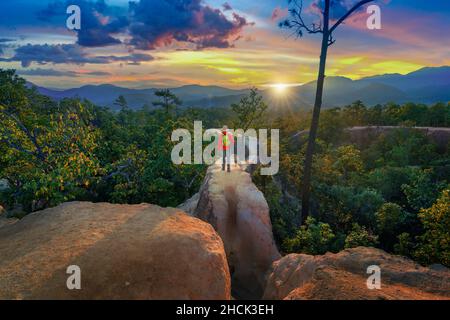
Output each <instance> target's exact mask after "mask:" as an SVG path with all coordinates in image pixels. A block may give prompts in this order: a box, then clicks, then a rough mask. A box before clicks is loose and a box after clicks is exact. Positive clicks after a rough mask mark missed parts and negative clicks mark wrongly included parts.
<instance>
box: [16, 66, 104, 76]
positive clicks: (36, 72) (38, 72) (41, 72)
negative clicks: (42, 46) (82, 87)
mask: <svg viewBox="0 0 450 320" xmlns="http://www.w3.org/2000/svg"><path fill="white" fill-rule="evenodd" d="M17 73H18V74H20V75H24V76H40V77H79V76H109V75H111V74H110V73H109V72H103V71H86V72H80V71H70V70H69V71H60V70H55V69H41V68H36V69H29V70H18V71H17Z"/></svg>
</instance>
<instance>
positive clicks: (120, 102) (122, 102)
mask: <svg viewBox="0 0 450 320" xmlns="http://www.w3.org/2000/svg"><path fill="white" fill-rule="evenodd" d="M114 105H115V106H118V107H119V108H120V109H121V110H122V109H127V108H128V103H127V100H126V99H125V97H124V96H122V95H120V96H119V97H118V98H117V99H116V100H115V101H114Z"/></svg>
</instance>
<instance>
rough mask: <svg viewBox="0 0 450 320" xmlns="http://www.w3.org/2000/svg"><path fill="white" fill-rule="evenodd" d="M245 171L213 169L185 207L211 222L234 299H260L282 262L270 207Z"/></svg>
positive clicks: (233, 168) (238, 167)
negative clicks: (268, 273)
mask: <svg viewBox="0 0 450 320" xmlns="http://www.w3.org/2000/svg"><path fill="white" fill-rule="evenodd" d="M244 169H245V168H241V167H240V166H238V165H234V166H232V170H231V172H229V173H228V172H224V171H221V167H220V165H213V166H210V167H209V169H208V172H207V174H206V178H205V182H204V183H203V185H202V187H201V189H200V192H199V194H198V195H196V196H194V197H193V198H191V199H190V200H189V201H187V202H186V203H185V204H183V205H182V207H183V208H184V209H185V210H187V211H189V212H190V214H192V215H194V216H195V217H198V218H200V219H202V220H204V221H207V222H209V223H210V224H211V225H212V226H213V227H214V229H215V230H216V231H217V232H218V233H219V235H220V237H221V238H222V240H223V242H224V246H225V251H226V254H227V258H228V264H229V266H230V273H231V277H232V288H233V296H234V297H236V298H241V299H247V298H253V299H254V298H260V297H261V296H262V293H263V290H264V285H265V278H264V276H265V273H266V271H267V270H268V269H269V268H270V266H271V264H272V262H273V261H275V260H277V259H279V258H280V254H279V252H278V250H277V247H276V245H275V242H274V239H273V235H272V224H271V221H270V215H269V207H268V205H267V202H266V200H265V198H264V195H263V194H262V193H261V192H260V191H259V190H258V189H257V188H256V186H255V185H254V184H253V182H252V180H251V177H250V175H249V174H248V173H247V172H245V170H244Z"/></svg>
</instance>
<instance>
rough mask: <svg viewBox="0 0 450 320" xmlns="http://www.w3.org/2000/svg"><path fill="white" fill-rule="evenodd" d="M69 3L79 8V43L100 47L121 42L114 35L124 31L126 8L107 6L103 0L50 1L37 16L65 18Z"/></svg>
mask: <svg viewBox="0 0 450 320" xmlns="http://www.w3.org/2000/svg"><path fill="white" fill-rule="evenodd" d="M69 5H77V6H79V7H80V9H81V21H82V27H81V30H77V31H76V32H77V34H78V44H79V45H81V46H85V47H102V46H108V45H114V44H119V43H121V41H120V40H119V39H117V38H116V37H114V35H117V34H118V33H120V32H124V31H125V30H126V27H127V26H128V24H129V22H128V19H127V17H126V14H127V12H126V9H124V8H120V7H113V6H108V5H107V4H106V3H105V1H104V0H97V1H89V0H68V1H65V2H63V1H55V2H51V3H50V4H48V6H47V8H46V9H44V10H42V11H40V12H39V13H38V17H39V19H41V20H44V21H51V20H52V19H54V18H55V17H59V18H61V17H64V18H66V8H67V7H68V6H69Z"/></svg>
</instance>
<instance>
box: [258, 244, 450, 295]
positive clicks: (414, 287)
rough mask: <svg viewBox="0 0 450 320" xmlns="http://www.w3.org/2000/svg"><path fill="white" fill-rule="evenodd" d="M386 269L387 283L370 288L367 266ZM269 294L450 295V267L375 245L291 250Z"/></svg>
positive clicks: (280, 263)
mask: <svg viewBox="0 0 450 320" xmlns="http://www.w3.org/2000/svg"><path fill="white" fill-rule="evenodd" d="M371 265H377V266H379V267H380V270H381V289H379V290H378V289H368V287H367V284H366V282H367V279H368V277H369V276H370V274H367V267H369V266H371ZM263 298H264V299H287V300H290V299H294V300H296V299H411V300H416V299H450V271H449V270H448V269H447V268H445V267H443V266H439V267H437V266H435V267H433V268H424V267H422V266H420V265H418V264H416V263H415V262H413V261H412V260H409V259H406V258H403V257H400V256H394V255H391V254H388V253H386V252H384V251H382V250H379V249H375V248H365V247H358V248H353V249H347V250H344V251H341V252H339V253H337V254H332V253H327V254H325V255H322V256H311V255H306V254H290V255H287V256H285V257H283V258H282V259H280V260H278V261H276V262H275V263H274V264H273V268H272V270H271V272H270V273H269V275H268V279H267V286H266V289H265V293H264V297H263Z"/></svg>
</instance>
